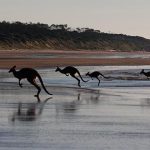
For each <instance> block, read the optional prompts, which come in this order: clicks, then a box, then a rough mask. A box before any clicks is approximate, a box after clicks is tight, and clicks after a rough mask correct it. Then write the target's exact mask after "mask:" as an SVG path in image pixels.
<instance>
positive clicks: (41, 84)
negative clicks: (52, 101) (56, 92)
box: [37, 74, 53, 95]
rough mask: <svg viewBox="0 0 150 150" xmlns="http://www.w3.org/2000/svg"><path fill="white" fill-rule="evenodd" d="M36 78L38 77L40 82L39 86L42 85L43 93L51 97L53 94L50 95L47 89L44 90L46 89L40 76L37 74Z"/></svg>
mask: <svg viewBox="0 0 150 150" xmlns="http://www.w3.org/2000/svg"><path fill="white" fill-rule="evenodd" d="M37 76H38V78H39V80H40V82H41V85H42V87H43V89H44V91H45V92H46V93H47V94H49V95H53V94H51V93H49V92H48V91H47V89H46V87H45V85H44V83H43V80H42V78H41V76H40V75H39V74H38V75H37Z"/></svg>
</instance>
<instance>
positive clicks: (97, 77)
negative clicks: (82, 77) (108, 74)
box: [96, 77, 100, 86]
mask: <svg viewBox="0 0 150 150" xmlns="http://www.w3.org/2000/svg"><path fill="white" fill-rule="evenodd" d="M96 79H97V80H98V86H99V85H100V79H99V78H98V77H96Z"/></svg>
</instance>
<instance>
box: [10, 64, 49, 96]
mask: <svg viewBox="0 0 150 150" xmlns="http://www.w3.org/2000/svg"><path fill="white" fill-rule="evenodd" d="M15 68H16V66H13V67H12V68H11V69H10V70H9V73H10V72H12V73H13V75H14V76H15V77H16V78H18V79H19V86H20V87H21V88H22V83H20V81H21V79H25V78H26V79H27V80H28V81H29V83H31V84H32V85H34V86H35V87H36V88H37V89H38V92H37V95H35V97H39V94H40V92H41V88H40V87H39V86H38V85H37V83H36V82H35V79H36V77H38V79H39V80H40V82H41V85H42V87H43V89H44V90H45V92H46V93H47V94H49V95H52V94H50V93H49V92H48V91H47V89H46V88H45V86H44V83H43V80H42V78H41V76H40V74H39V73H38V72H37V71H36V70H35V69H33V68H22V69H20V70H19V71H16V69H15Z"/></svg>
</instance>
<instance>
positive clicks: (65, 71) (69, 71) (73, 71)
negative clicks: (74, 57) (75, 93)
mask: <svg viewBox="0 0 150 150" xmlns="http://www.w3.org/2000/svg"><path fill="white" fill-rule="evenodd" d="M57 71H59V72H61V73H63V74H65V75H66V76H69V74H70V75H71V76H72V77H73V78H75V79H76V80H77V81H78V86H79V87H81V85H80V79H78V78H77V77H76V76H75V74H76V73H77V74H78V75H79V77H80V78H81V80H82V81H83V82H88V81H85V80H83V78H82V76H81V74H80V72H79V70H78V69H76V68H75V67H73V66H67V67H65V68H64V69H60V68H59V67H57V68H56V70H55V72H57Z"/></svg>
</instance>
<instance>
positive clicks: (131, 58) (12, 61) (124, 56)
mask: <svg viewBox="0 0 150 150" xmlns="http://www.w3.org/2000/svg"><path fill="white" fill-rule="evenodd" d="M12 65H17V66H18V67H19V68H21V67H36V68H43V67H44V68H46V67H56V66H66V65H78V66H81V65H82V66H88V65H91V66H93V65H95V66H97V65H116V66H117V65H150V53H148V52H110V51H108V52H103V51H102V52H96V51H58V50H57V51H54V50H51V51H48V50H7V51H4V50H0V68H1V69H2V68H3V69H5V68H7V69H8V68H10V67H12Z"/></svg>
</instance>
